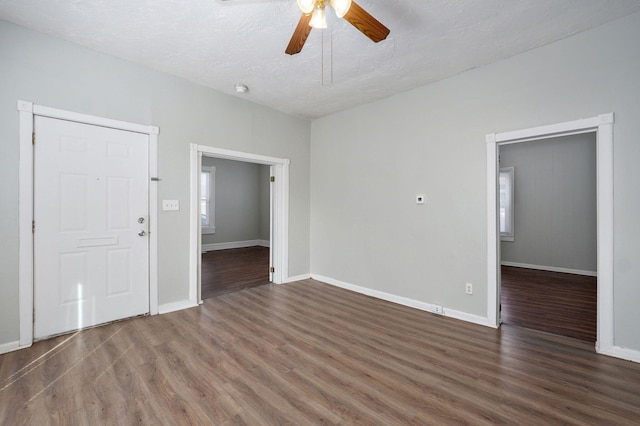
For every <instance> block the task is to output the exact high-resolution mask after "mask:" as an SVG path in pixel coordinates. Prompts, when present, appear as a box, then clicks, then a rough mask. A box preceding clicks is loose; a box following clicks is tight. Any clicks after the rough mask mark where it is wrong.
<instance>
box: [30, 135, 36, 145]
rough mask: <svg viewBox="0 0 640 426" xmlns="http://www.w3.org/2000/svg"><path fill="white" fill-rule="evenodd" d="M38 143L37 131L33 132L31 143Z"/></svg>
mask: <svg viewBox="0 0 640 426" xmlns="http://www.w3.org/2000/svg"><path fill="white" fill-rule="evenodd" d="M35 144H36V132H31V145H35Z"/></svg>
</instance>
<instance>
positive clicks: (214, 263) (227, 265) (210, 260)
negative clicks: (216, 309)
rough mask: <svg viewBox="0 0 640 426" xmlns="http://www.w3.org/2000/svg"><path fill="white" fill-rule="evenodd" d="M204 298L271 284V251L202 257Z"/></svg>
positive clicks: (233, 251) (237, 251) (243, 250)
mask: <svg viewBox="0 0 640 426" xmlns="http://www.w3.org/2000/svg"><path fill="white" fill-rule="evenodd" d="M201 270H202V298H203V299H208V298H210V297H215V296H219V295H221V294H226V293H231V292H234V291H238V290H242V289H244V288H249V287H255V286H257V285H262V284H268V283H269V248H268V247H259V246H256V247H246V248H238V249H229V250H215V251H210V252H207V253H203V254H202V269H201Z"/></svg>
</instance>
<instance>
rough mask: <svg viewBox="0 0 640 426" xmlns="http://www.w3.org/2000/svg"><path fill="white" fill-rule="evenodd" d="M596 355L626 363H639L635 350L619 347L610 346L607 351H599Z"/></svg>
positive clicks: (637, 352) (639, 352)
mask: <svg viewBox="0 0 640 426" xmlns="http://www.w3.org/2000/svg"><path fill="white" fill-rule="evenodd" d="M598 353H601V354H602V355H608V356H612V357H616V358H622V359H625V360H627V361H633V362H640V351H637V350H635V349H628V348H621V347H620V346H612V347H610V348H608V349H607V350H600V351H598Z"/></svg>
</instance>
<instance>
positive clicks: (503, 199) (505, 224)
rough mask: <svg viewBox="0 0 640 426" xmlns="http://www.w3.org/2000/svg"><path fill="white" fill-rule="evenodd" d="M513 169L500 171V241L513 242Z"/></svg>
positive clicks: (506, 168)
mask: <svg viewBox="0 0 640 426" xmlns="http://www.w3.org/2000/svg"><path fill="white" fill-rule="evenodd" d="M514 186H515V181H514V167H504V168H501V169H500V240H501V241H513V239H514V227H513V201H514V199H513V189H514Z"/></svg>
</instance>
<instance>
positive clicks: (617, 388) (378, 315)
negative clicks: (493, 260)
mask: <svg viewBox="0 0 640 426" xmlns="http://www.w3.org/2000/svg"><path fill="white" fill-rule="evenodd" d="M639 419H640V364H635V363H632V362H629V361H623V360H619V359H615V358H610V357H606V356H602V355H597V354H595V353H594V351H593V345H591V344H587V343H585V342H581V341H578V340H575V339H570V338H565V337H560V336H553V335H550V334H547V333H540V332H536V331H532V330H527V329H524V328H520V327H513V326H503V327H502V328H501V329H499V330H494V329H491V328H488V327H483V326H478V325H474V324H469V323H465V322H461V321H458V320H454V319H450V318H445V317H442V316H437V315H435V314H430V313H427V312H423V311H418V310H415V309H411V308H408V307H404V306H400V305H395V304H392V303H390V302H385V301H382V300H378V299H373V298H370V297H367V296H364V295H360V294H356V293H352V292H349V291H347V290H343V289H339V288H335V287H331V286H329V285H326V284H322V283H319V282H317V281H312V280H305V281H300V282H297V283H291V284H284V285H274V284H269V285H264V286H260V287H253V288H250V289H246V290H242V291H238V292H235V293H229V294H226V295H221V296H218V297H215V298H212V299H208V300H205V301H204V304H203V305H201V306H199V307H196V308H192V309H188V310H184V311H179V312H173V313H169V314H165V315H159V316H152V317H141V318H135V319H131V320H126V321H121V322H117V323H113V324H110V325H107V326H103V327H97V328H94V329H89V330H85V331H81V332H78V333H75V334H71V335H67V336H60V337H57V338H54V339H50V340H47V341H42V342H38V343H35V344H34V345H33V347H31V348H29V349H25V350H21V351H16V352H12V353H8V354H5V355H2V356H0V424H3V425H5V424H7V425H23V424H33V425H44V424H65V425H74V424H87V425H89V424H90V425H97V424H134V423H137V424H171V425H182V424H198V425H204V424H220V425H227V424H249V425H263V424H272V425H276V424H292V425H314V424H367V425H410V424H416V425H417V424H420V425H423V424H473V425H492V424H518V425H523V424H526V425H533V424H536V425H537V424H539V425H549V424H590V425H605V424H606V425H625V424H626V425H637V424H638V420H639Z"/></svg>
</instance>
